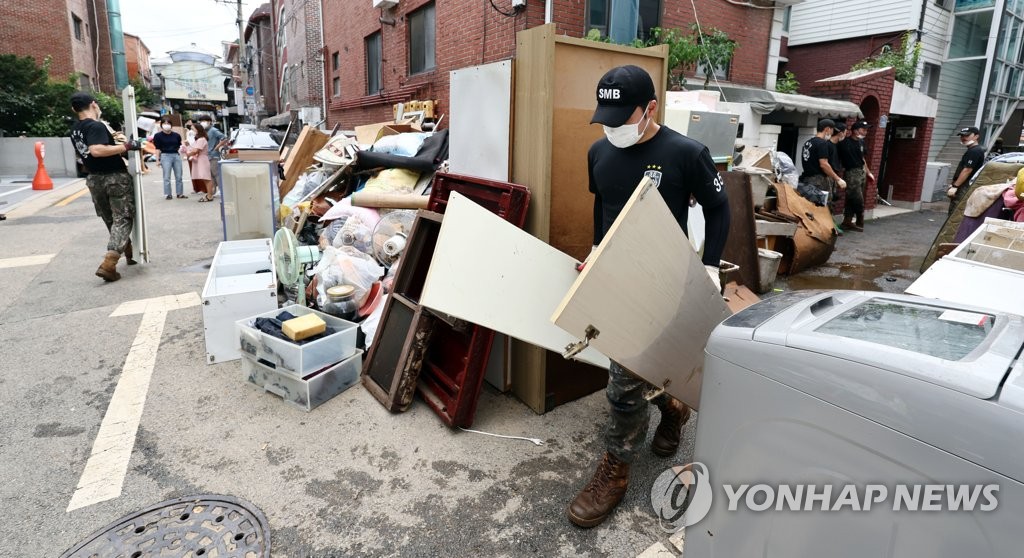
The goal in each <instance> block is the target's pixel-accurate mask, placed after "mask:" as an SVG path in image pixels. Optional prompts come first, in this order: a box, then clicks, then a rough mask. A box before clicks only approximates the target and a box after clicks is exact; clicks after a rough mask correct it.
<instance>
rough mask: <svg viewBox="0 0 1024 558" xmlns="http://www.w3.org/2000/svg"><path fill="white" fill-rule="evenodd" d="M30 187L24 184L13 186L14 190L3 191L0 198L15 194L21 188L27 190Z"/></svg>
mask: <svg viewBox="0 0 1024 558" xmlns="http://www.w3.org/2000/svg"><path fill="white" fill-rule="evenodd" d="M31 187H32V186H25V187H23V188H15V189H14V190H11V191H10V192H4V193H3V194H0V198H2V197H4V196H9V195H11V194H17V193H18V192H21V191H22V190H28V189H29V188H31Z"/></svg>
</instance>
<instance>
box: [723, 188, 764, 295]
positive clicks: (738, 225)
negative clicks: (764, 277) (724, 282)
mask: <svg viewBox="0 0 1024 558" xmlns="http://www.w3.org/2000/svg"><path fill="white" fill-rule="evenodd" d="M722 176H723V178H724V179H725V193H726V194H727V195H728V197H729V213H730V219H729V220H730V224H729V238H728V239H727V240H726V242H725V250H723V251H722V259H723V260H725V261H727V262H731V263H734V264H736V265H738V266H740V269H739V271H738V272H736V275H733V276H732V277H738V281H737V282H738V283H739V284H741V285H743V286H745V287H747V288H749V289H752V290H756V289H758V288H759V286H760V284H761V273H760V266H759V265H758V262H757V238H756V233H755V232H754V231H755V224H754V201H753V198H752V195H751V190H750V175H749V174H746V173H742V172H726V173H722Z"/></svg>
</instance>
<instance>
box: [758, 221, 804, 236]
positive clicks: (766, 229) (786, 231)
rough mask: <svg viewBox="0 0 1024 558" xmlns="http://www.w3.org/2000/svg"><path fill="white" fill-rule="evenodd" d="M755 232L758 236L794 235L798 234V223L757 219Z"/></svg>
mask: <svg viewBox="0 0 1024 558" xmlns="http://www.w3.org/2000/svg"><path fill="white" fill-rule="evenodd" d="M754 232H756V233H757V236H793V235H794V234H796V223H778V222H773V221H764V220H761V219H757V220H755V221H754Z"/></svg>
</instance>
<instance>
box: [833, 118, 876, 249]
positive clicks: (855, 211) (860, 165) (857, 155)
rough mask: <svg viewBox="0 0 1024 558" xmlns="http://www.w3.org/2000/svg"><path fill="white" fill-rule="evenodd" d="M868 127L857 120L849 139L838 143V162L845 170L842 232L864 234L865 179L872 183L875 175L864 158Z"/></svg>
mask: <svg viewBox="0 0 1024 558" xmlns="http://www.w3.org/2000/svg"><path fill="white" fill-rule="evenodd" d="M870 127H871V124H868V121H867V120H858V121H857V122H854V123H853V126H851V127H850V130H851V134H850V137H848V138H846V139H844V140H843V141H841V142H839V146H838V147H839V160H840V162H841V163H842V165H843V168H844V169H846V172H845V173H844V175H843V180H846V204H845V205H844V206H843V223H842V224H841V225H839V226H840V227H841V228H843V229H844V230H853V231H857V232H864V192H865V191H866V188H867V184H866V182H865V179H866V180H871V181H872V182H874V180H875V175H873V174H871V165H870V164H869V163H868V160H867V157H865V156H864V153H865V151H866V149H865V147H864V138H866V137H867V135H868V128H870Z"/></svg>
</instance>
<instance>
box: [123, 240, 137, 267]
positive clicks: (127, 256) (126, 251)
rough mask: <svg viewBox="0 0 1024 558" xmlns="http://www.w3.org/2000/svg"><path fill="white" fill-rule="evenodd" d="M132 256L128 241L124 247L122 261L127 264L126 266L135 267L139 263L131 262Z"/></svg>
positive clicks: (130, 243) (130, 244)
mask: <svg viewBox="0 0 1024 558" xmlns="http://www.w3.org/2000/svg"><path fill="white" fill-rule="evenodd" d="M132 256H133V253H132V241H131V240H129V241H128V243H127V244H125V245H124V259H125V260H126V261H127V262H128V265H135V264H137V263H139V262H137V261H135V260H133V259H132Z"/></svg>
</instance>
